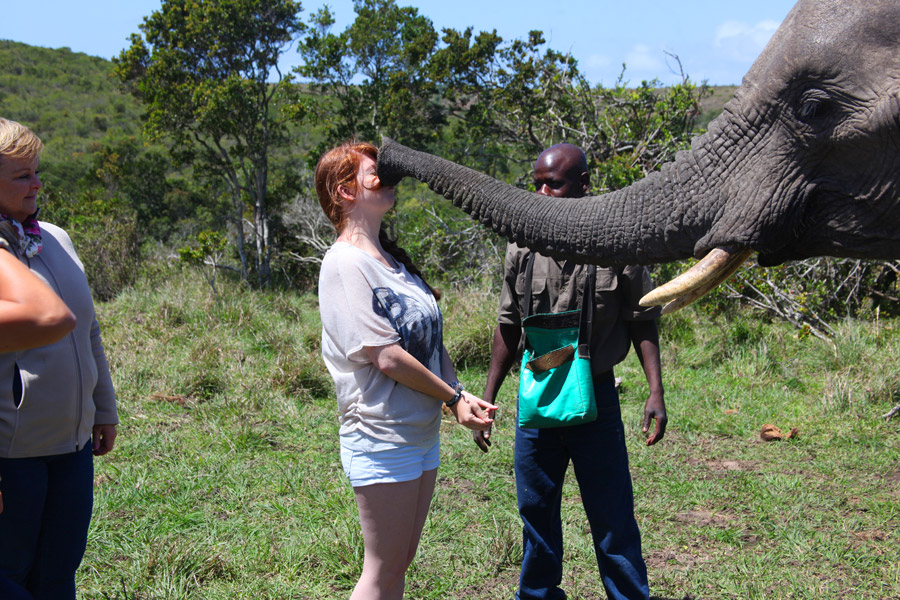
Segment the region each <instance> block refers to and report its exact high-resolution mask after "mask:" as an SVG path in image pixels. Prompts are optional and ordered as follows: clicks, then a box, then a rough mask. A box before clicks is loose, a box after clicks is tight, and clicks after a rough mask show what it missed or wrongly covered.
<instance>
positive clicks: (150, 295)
mask: <svg viewBox="0 0 900 600" xmlns="http://www.w3.org/2000/svg"><path fill="white" fill-rule="evenodd" d="M445 292H446V294H447V297H446V298H445V300H444V301H442V306H443V308H444V311H445V319H446V328H447V345H448V347H449V348H451V354H453V355H454V358H455V359H456V360H457V361H458V362H459V363H460V369H461V373H460V375H461V380H463V381H465V382H466V383H467V384H468V387H469V388H470V389H474V390H478V389H483V386H484V382H485V374H486V369H485V367H486V364H485V361H486V358H487V357H488V356H489V344H490V339H491V333H492V327H493V313H494V311H495V310H496V303H497V298H496V297H494V296H493V295H492V294H489V293H486V292H480V291H477V290H466V291H465V292H453V291H452V290H445ZM98 316H99V318H100V321H101V324H102V325H103V327H104V342H105V344H106V348H107V353H108V355H109V358H110V362H111V366H112V370H113V374H114V380H115V383H116V387H117V390H118V393H119V402H120V413H121V419H122V424H121V426H120V435H119V439H118V441H117V447H116V450H115V451H114V452H113V453H112V454H110V455H108V456H107V457H103V458H102V459H98V460H97V461H96V467H97V473H96V482H95V483H96V485H95V490H96V504H95V513H94V520H93V523H92V527H91V532H90V536H89V540H88V550H87V554H86V556H85V560H84V563H83V566H82V569H81V571H80V573H79V589H80V597H81V598H83V599H106V600H112V599H116V600H125V599H133V600H150V599H154V600H156V599H170V598H171V599H181V598H185V599H187V598H204V599H206V598H208V599H219V598H221V599H226V598H229V599H231V598H254V599H268V598H271V599H288V598H290V599H305V598H324V599H331V598H346V597H348V596H349V593H350V590H351V589H352V586H353V585H354V583H355V581H356V578H357V576H358V573H359V570H360V566H361V564H362V540H361V537H360V533H359V525H358V521H357V516H356V507H355V504H354V501H353V497H352V492H351V490H350V487H349V485H348V484H347V482H346V479H345V477H344V475H343V473H342V470H341V467H340V459H339V451H338V439H337V419H336V404H335V402H334V399H333V397H332V384H331V380H330V377H329V376H328V374H327V372H326V371H325V369H324V366H323V364H322V362H321V359H320V357H319V327H320V325H319V321H318V308H317V299H316V298H315V296H313V295H309V294H293V293H285V292H271V293H266V292H251V291H247V290H245V289H243V288H240V287H239V286H237V285H232V284H228V283H227V282H223V290H222V301H221V302H220V303H216V302H215V301H214V300H213V299H212V297H211V294H210V293H209V292H208V288H206V289H205V283H203V282H202V281H200V280H199V278H197V277H192V276H190V275H181V274H178V273H172V274H170V275H168V276H166V277H164V278H159V279H158V280H155V281H152V282H150V281H146V282H143V283H141V284H140V285H139V286H138V287H137V288H136V289H135V290H133V291H130V292H127V293H124V294H122V295H121V296H120V297H118V298H117V299H116V300H114V301H112V302H110V303H106V304H102V305H99V306H98ZM662 328H663V337H664V341H663V365H664V366H663V368H664V373H663V375H664V381H665V384H666V400H667V405H668V410H669V415H670V425H669V429H668V431H667V433H666V437H665V439H664V440H663V441H662V442H661V443H660V444H658V445H656V446H654V447H652V448H647V447H646V446H645V445H644V444H643V436H642V434H641V432H640V421H641V418H642V406H643V401H644V398H645V389H646V384H645V383H644V381H643V375H642V373H641V370H640V367H639V365H638V363H637V361H636V359H635V357H634V355H633V354H632V355H631V356H629V358H628V359H627V360H626V362H625V363H624V364H623V365H621V366H620V368H618V369H617V375H619V376H621V377H622V378H623V380H624V381H623V384H622V389H621V396H622V405H623V417H624V419H625V423H626V430H627V436H628V444H629V452H630V457H631V467H632V475H633V479H634V485H635V497H636V513H637V517H638V520H639V524H640V526H641V531H642V534H643V543H644V555H645V557H646V559H647V563H648V568H649V575H650V583H651V592H652V593H653V594H655V595H656V597H657V598H660V599H667V600H682V599H683V598H696V599H699V598H728V599H732V598H733V599H738V598H740V599H748V598H749V599H754V598H767V599H768V598H792V599H805V598H809V599H812V598H816V599H821V598H848V599H849V598H853V599H858V598H862V599H879V600H880V599H887V598H897V597H900V535H898V526H900V460H898V459H900V436H898V433H900V419H894V420H892V421H885V420H883V419H881V418H880V415H881V414H883V413H885V412H886V411H887V409H889V408H890V407H892V406H893V405H894V404H896V403H897V401H898V398H900V377H898V374H897V373H898V371H897V370H896V364H897V363H898V358H900V322H884V321H882V322H880V323H878V324H872V323H853V322H848V323H845V324H843V325H841V326H840V327H839V331H840V335H839V337H838V338H837V339H836V340H835V344H834V346H830V345H828V344H824V343H822V342H820V341H818V340H815V339H809V338H806V339H799V338H798V337H797V336H796V335H795V332H794V331H793V330H791V329H788V328H786V327H784V326H781V325H775V324H768V323H765V322H763V321H760V320H757V319H753V318H750V317H741V318H737V319H732V320H731V321H724V320H709V319H706V318H704V317H702V316H701V315H699V314H698V313H688V314H687V315H675V316H674V317H671V318H667V319H666V320H665V321H664V322H663V325H662ZM514 379H515V378H513V377H511V378H508V381H507V383H506V384H505V387H504V389H503V391H502V394H501V397H502V399H503V405H502V413H501V414H502V418H501V421H500V422H499V423H498V426H497V428H496V432H495V435H494V445H493V448H492V449H491V452H490V453H488V454H486V455H485V454H482V453H481V452H479V451H478V450H477V449H476V448H475V446H474V444H473V443H472V441H471V436H470V434H469V433H468V431H467V430H465V429H464V428H462V427H460V426H458V425H456V424H455V423H452V422H451V419H450V418H449V417H446V418H445V420H444V424H443V427H442V433H441V443H442V448H441V458H442V465H441V468H440V471H439V481H438V486H437V490H436V494H435V498H434V502H433V506H432V511H431V515H430V517H429V520H428V523H427V524H426V527H425V531H424V534H423V540H422V546H421V548H420V551H419V554H418V556H417V558H416V561H415V562H414V564H413V566H412V568H411V571H410V574H409V578H408V583H407V590H408V591H407V596H408V597H409V598H429V599H432V598H433V599H437V598H475V597H477V598H509V597H511V596H512V594H513V592H514V590H515V588H516V582H517V579H518V567H519V561H520V560H521V539H520V537H521V533H520V525H519V520H518V515H517V513H516V509H515V483H514V478H513V470H512V440H513V426H512V423H513V421H512V419H513V417H514V415H513V412H514V410H513V409H512V408H511V407H512V406H513V402H512V398H513V397H514V394H515V381H514ZM766 423H772V424H774V425H776V426H778V427H780V428H781V429H782V430H785V431H787V430H789V429H790V428H792V427H797V428H798V429H799V437H798V438H796V439H791V440H785V441H779V442H770V443H766V442H762V441H760V438H759V431H760V429H761V428H762V425H764V424H766ZM563 520H564V529H565V539H566V552H567V556H566V570H565V573H564V583H563V585H564V587H565V589H566V590H567V592H568V594H569V597H570V598H573V599H585V600H586V599H600V598H604V597H605V596H604V593H603V591H602V586H601V584H600V582H599V577H598V574H597V569H596V563H595V562H594V557H593V549H592V545H591V538H590V532H589V531H588V528H587V524H586V521H585V518H584V513H583V511H582V509H581V505H580V502H579V499H578V490H577V486H576V485H575V482H574V477H572V476H570V477H569V478H568V480H567V487H566V492H565V497H564V502H563Z"/></svg>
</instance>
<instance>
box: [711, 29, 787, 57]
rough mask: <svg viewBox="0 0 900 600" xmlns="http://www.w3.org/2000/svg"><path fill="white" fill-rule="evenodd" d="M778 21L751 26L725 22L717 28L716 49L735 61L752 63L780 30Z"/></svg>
mask: <svg viewBox="0 0 900 600" xmlns="http://www.w3.org/2000/svg"><path fill="white" fill-rule="evenodd" d="M779 25H780V23H778V22H777V21H768V20H767V21H760V22H759V23H757V24H755V25H750V24H748V23H745V22H743V21H725V22H724V23H722V24H720V25H719V26H718V27H716V35H715V40H714V43H715V47H716V48H718V49H720V50H721V51H722V52H723V53H724V54H725V55H727V56H728V57H729V58H732V59H734V60H739V61H744V62H752V61H753V60H754V59H755V58H756V57H757V56H759V53H760V52H762V49H763V48H765V47H766V44H768V43H769V40H770V39H771V38H772V34H774V33H775V30H776V29H778V26H779Z"/></svg>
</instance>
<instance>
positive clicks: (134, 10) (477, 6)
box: [0, 0, 794, 85]
mask: <svg viewBox="0 0 900 600" xmlns="http://www.w3.org/2000/svg"><path fill="white" fill-rule="evenodd" d="M397 3H398V4H400V5H407V6H408V5H411V6H416V7H417V8H418V9H419V12H420V13H421V14H423V15H425V16H427V17H428V18H430V19H431V20H432V22H433V23H434V25H435V27H436V28H437V29H440V28H441V27H452V28H455V29H462V28H465V27H467V26H472V27H474V28H475V30H476V31H481V30H492V29H496V30H497V32H498V33H499V34H500V35H501V36H502V37H503V38H504V39H513V38H523V37H525V36H526V35H527V34H528V32H529V31H530V30H532V29H540V30H542V31H544V35H545V37H546V38H547V40H548V42H549V45H550V46H551V47H552V48H555V49H556V50H559V51H562V52H571V53H572V55H573V56H574V57H575V58H576V59H578V64H579V67H580V68H581V71H582V72H583V73H585V74H586V75H587V76H588V78H589V79H590V80H591V81H592V82H594V83H603V84H606V85H611V84H613V83H615V80H616V78H617V76H618V74H619V71H620V70H621V65H622V63H623V62H624V63H626V65H627V70H626V74H625V76H626V80H629V81H631V82H635V83H636V82H638V81H640V80H642V79H653V78H659V79H660V80H662V81H663V82H664V83H671V82H674V81H677V80H679V77H678V76H677V75H676V74H675V73H673V71H672V66H671V64H667V60H668V62H669V63H671V60H669V59H667V56H666V52H670V53H673V54H676V55H678V57H679V58H680V59H681V62H682V65H683V67H684V70H685V72H686V73H687V74H688V75H689V76H690V77H691V79H693V80H694V81H702V80H704V79H705V80H707V81H709V83H711V84H716V85H728V84H739V83H740V81H741V78H742V77H743V75H744V74H745V73H746V72H747V71H748V70H749V68H750V65H751V64H752V63H753V60H754V59H755V58H756V56H757V55H759V53H760V51H761V50H762V48H763V47H764V46H765V44H766V42H767V41H768V40H769V38H770V37H771V35H772V33H774V31H775V29H776V28H777V27H778V25H779V24H780V23H781V21H782V20H783V19H784V17H785V16H786V15H787V13H788V12H789V11H790V9H791V7H792V6H793V4H794V1H793V0H755V1H753V2H741V1H725V2H723V1H722V0H682V1H681V2H662V1H659V0H569V1H568V2H559V3H558V4H556V3H553V2H548V1H547V0H543V1H537V0H449V1H448V0H406V1H404V0H398V2H397ZM4 4H5V6H4V7H3V18H2V19H0V39H8V40H15V41H19V42H25V43H28V44H32V45H35V46H45V47H49V48H59V47H62V46H68V47H69V48H71V49H72V50H74V51H77V52H84V53H86V54H90V55H93V56H102V57H104V58H111V57H113V56H115V55H117V54H118V53H119V52H120V51H121V50H122V48H124V47H125V45H126V44H127V39H128V36H129V34H131V33H132V32H137V31H138V25H139V24H140V23H141V20H142V18H143V17H144V16H146V15H148V14H150V13H151V12H152V11H154V10H157V9H158V8H159V6H160V1H159V0H106V1H102V2H101V1H98V0H30V1H28V2H24V1H19V2H14V1H12V0H10V1H8V2H5V3H4ZM323 4H324V2H321V1H317V0H316V1H310V2H304V3H303V7H304V19H306V18H307V17H308V16H309V13H310V12H312V11H314V10H316V9H318V8H319V7H321V6H322V5H323ZM328 5H329V6H330V7H331V8H332V12H334V13H335V16H336V17H337V25H336V26H335V27H336V29H337V30H342V29H343V28H344V27H346V26H347V25H348V24H349V23H350V22H351V21H352V19H353V17H354V13H353V2H352V0H330V1H329V2H328ZM297 62H298V59H297V57H296V54H295V53H294V52H293V51H291V52H289V54H288V56H287V57H286V60H285V61H284V63H283V64H284V66H287V65H289V64H297Z"/></svg>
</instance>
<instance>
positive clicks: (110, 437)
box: [92, 425, 116, 456]
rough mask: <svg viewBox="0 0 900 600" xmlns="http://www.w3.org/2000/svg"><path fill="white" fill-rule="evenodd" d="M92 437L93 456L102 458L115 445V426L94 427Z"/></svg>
mask: <svg viewBox="0 0 900 600" xmlns="http://www.w3.org/2000/svg"><path fill="white" fill-rule="evenodd" d="M92 437H93V448H94V456H103V455H104V454H106V453H107V452H109V451H110V450H112V449H113V446H114V445H115V444H116V426H115V425H94V430H93V436H92Z"/></svg>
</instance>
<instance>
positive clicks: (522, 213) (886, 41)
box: [378, 0, 900, 309]
mask: <svg viewBox="0 0 900 600" xmlns="http://www.w3.org/2000/svg"><path fill="white" fill-rule="evenodd" d="M378 174H379V176H380V178H381V181H382V183H383V184H386V185H393V184H396V183H397V182H398V181H399V180H400V179H402V178H403V177H405V176H412V177H414V178H416V179H418V180H420V181H423V182H425V183H427V184H428V185H429V187H430V188H431V189H432V190H434V191H435V192H437V193H440V194H442V195H444V196H445V197H446V198H448V199H449V200H451V201H452V202H453V203H454V204H455V205H457V206H459V207H461V208H462V209H463V210H465V211H466V212H467V213H468V214H469V215H471V216H472V217H473V218H474V219H476V220H478V221H480V222H482V223H484V224H485V225H487V226H489V227H491V228H492V229H493V230H494V231H496V232H497V233H499V234H501V235H503V236H505V237H507V238H508V239H509V240H511V241H513V242H516V243H518V244H520V245H524V246H528V247H530V248H532V249H534V250H537V251H539V252H541V253H544V254H547V255H551V256H554V257H557V258H562V259H572V260H576V261H578V262H585V263H595V264H599V265H603V266H614V265H626V264H643V265H647V264H654V263H662V262H671V261H675V260H679V259H684V258H689V257H692V256H694V257H697V258H700V257H703V256H706V258H704V259H703V260H701V261H700V262H699V263H698V264H697V266H696V268H695V269H694V270H692V271H691V272H689V273H686V274H685V275H683V276H682V277H681V278H678V279H677V280H676V281H675V282H670V284H668V285H667V286H663V288H660V289H658V290H655V291H654V292H652V293H651V294H650V296H651V297H645V299H644V302H645V303H652V304H664V303H666V302H669V301H671V302H670V304H669V308H670V309H675V308H679V307H680V306H682V305H684V304H686V303H688V302H690V301H692V300H693V299H695V298H696V297H699V296H700V295H702V294H703V293H705V292H706V291H709V290H710V289H712V288H713V287H715V285H718V283H720V282H721V281H723V280H724V279H726V278H727V277H729V276H730V275H731V273H733V272H734V270H736V269H737V268H738V267H739V266H740V264H741V263H742V262H743V261H744V260H745V259H746V258H747V257H748V256H750V254H752V253H753V252H756V253H757V254H758V256H757V262H758V263H759V264H760V265H762V266H774V265H778V264H781V263H783V262H784V261H787V260H794V259H803V258H808V257H813V256H835V257H852V258H870V259H895V258H900V206H898V202H900V1H898V0H800V1H799V2H798V3H797V5H796V6H794V8H793V9H792V10H791V12H790V13H789V14H788V16H787V17H786V18H785V20H784V22H783V23H782V25H781V26H780V27H779V29H778V30H777V31H776V33H775V35H774V36H773V37H772V39H771V41H770V42H769V44H768V45H767V46H766V48H765V49H764V50H763V52H762V54H761V55H760V56H759V58H757V60H756V61H755V62H754V64H753V66H752V67H751V69H750V71H749V72H748V73H747V75H746V76H745V77H744V79H743V82H742V84H741V86H740V88H739V89H738V90H737V91H736V93H735V95H734V97H733V98H732V99H731V100H730V101H729V102H728V103H727V104H726V105H725V108H724V110H723V112H722V114H721V115H720V116H719V117H717V118H716V119H715V120H714V121H712V122H711V123H710V125H709V127H708V130H707V132H706V133H705V134H703V135H700V136H698V137H696V138H695V139H694V140H693V141H692V143H691V147H690V149H688V150H684V151H681V152H679V153H678V154H676V156H675V158H674V160H673V161H672V162H670V163H667V164H665V165H663V166H662V168H661V169H660V170H659V171H658V172H655V173H652V174H650V175H648V176H647V177H646V178H644V179H643V180H640V181H638V182H636V183H634V184H633V185H631V186H629V187H627V188H624V189H621V190H617V191H615V192H610V193H607V194H603V195H599V196H588V197H584V198H580V199H556V198H549V197H545V196H540V195H538V194H535V193H531V192H527V191H525V190H521V189H518V188H515V187H513V186H510V185H507V184H505V183H502V182H499V181H497V180H495V179H493V178H491V177H489V176H487V175H484V174H481V173H478V172H476V171H474V170H471V169H467V168H465V167H462V166H459V165H456V164H454V163H452V162H449V161H446V160H443V159H440V158H438V157H435V156H432V155H429V154H427V153H424V152H418V151H415V150H411V149H409V148H406V147H404V146H402V145H401V144H398V143H396V142H394V141H392V140H390V139H385V140H383V144H382V147H381V148H380V151H379V155H378ZM683 294H686V295H685V296H682V295H683Z"/></svg>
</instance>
